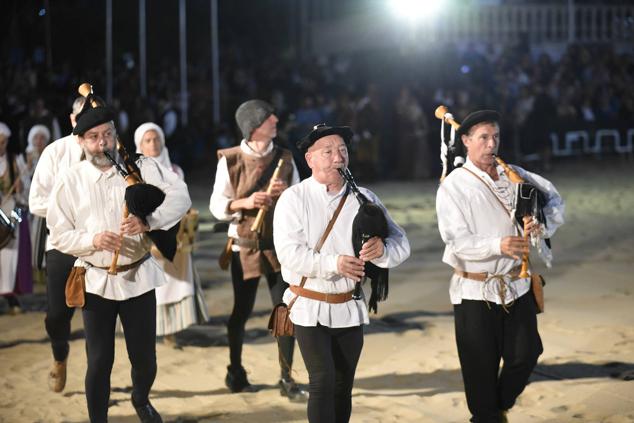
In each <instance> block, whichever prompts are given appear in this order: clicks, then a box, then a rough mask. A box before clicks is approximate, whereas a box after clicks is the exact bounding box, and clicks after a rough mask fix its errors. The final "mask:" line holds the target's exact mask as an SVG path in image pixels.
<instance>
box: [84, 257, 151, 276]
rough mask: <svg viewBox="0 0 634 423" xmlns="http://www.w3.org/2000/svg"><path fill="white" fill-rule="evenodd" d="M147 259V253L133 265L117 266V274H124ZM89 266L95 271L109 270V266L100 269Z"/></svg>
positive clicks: (99, 267)
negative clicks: (95, 269)
mask: <svg viewBox="0 0 634 423" xmlns="http://www.w3.org/2000/svg"><path fill="white" fill-rule="evenodd" d="M149 258H150V254H149V253H148V254H146V255H144V256H143V257H141V258H140V259H139V260H137V261H135V262H134V263H130V264H124V265H123V266H117V273H118V272H125V271H127V270H130V269H134V268H135V267H137V266H138V265H140V264H141V263H143V262H144V261H145V260H147V259H149ZM87 263H88V262H87ZM88 264H90V263H88ZM90 265H91V266H92V267H96V268H97V269H103V270H108V269H110V266H105V267H102V266H94V265H92V264H90Z"/></svg>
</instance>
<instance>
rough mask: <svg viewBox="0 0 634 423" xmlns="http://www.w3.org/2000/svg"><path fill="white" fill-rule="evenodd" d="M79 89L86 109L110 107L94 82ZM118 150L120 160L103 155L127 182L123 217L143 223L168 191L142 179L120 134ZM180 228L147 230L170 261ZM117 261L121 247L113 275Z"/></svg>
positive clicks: (115, 260) (114, 268)
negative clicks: (97, 94) (136, 219)
mask: <svg viewBox="0 0 634 423" xmlns="http://www.w3.org/2000/svg"><path fill="white" fill-rule="evenodd" d="M77 91H78V92H79V94H81V95H82V96H84V97H85V98H86V103H87V104H86V105H84V108H86V107H93V108H96V107H107V106H106V104H105V103H104V102H103V100H101V99H100V98H99V97H97V96H95V95H94V94H93V90H92V85H90V84H89V83H83V84H81V85H80V86H79V88H78V90H77ZM116 149H117V153H118V158H120V159H121V163H120V162H119V161H118V160H117V157H113V156H112V155H111V154H109V153H108V152H107V151H104V155H105V156H106V157H107V158H108V159H109V160H110V162H112V164H113V165H114V166H115V168H116V169H117V171H118V172H119V174H120V175H121V176H122V177H123V178H124V179H125V181H126V184H127V188H126V191H125V202H124V205H123V219H124V220H125V219H126V218H127V217H128V216H129V215H130V214H133V215H134V216H137V217H138V218H140V219H141V220H142V221H143V222H144V223H147V221H146V218H147V216H149V215H150V214H151V213H152V212H154V210H156V208H157V207H159V206H160V205H161V204H162V203H163V200H164V199H165V193H164V192H163V191H161V190H160V189H159V188H157V187H156V186H154V185H151V184H147V183H145V182H144V181H143V178H142V177H141V170H140V169H139V167H138V166H137V164H136V161H135V159H134V158H132V157H131V156H130V155H129V154H128V152H127V150H126V149H125V147H124V145H123V143H122V142H121V141H120V140H119V138H118V136H117V143H116ZM178 228H179V223H177V224H176V225H174V226H173V227H172V228H170V229H168V230H166V231H165V230H160V229H159V230H153V231H149V232H147V235H148V237H149V238H150V239H151V240H152V241H153V242H154V245H156V248H157V249H158V250H159V251H160V252H161V254H162V255H163V256H164V257H165V258H167V259H168V260H170V261H172V260H173V259H174V255H175V254H176V246H177V243H176V235H177V232H178ZM120 236H121V237H123V234H120ZM118 261H119V250H117V251H115V252H114V255H113V257H112V263H111V264H110V268H109V269H108V273H110V274H112V275H116V274H117V263H118Z"/></svg>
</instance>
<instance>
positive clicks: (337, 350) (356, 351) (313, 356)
mask: <svg viewBox="0 0 634 423" xmlns="http://www.w3.org/2000/svg"><path fill="white" fill-rule="evenodd" d="M295 337H296V338H297V344H298V345H299V350H300V351H301V352H302V357H303V358H304V364H306V370H308V379H309V387H308V390H309V394H310V395H309V397H308V421H309V422H310V423H347V422H348V421H349V420H350V413H351V411H352V383H353V381H354V373H355V371H356V369H357V363H358V362H359V357H360V356H361V349H362V348H363V328H362V327H361V326H354V327H350V328H329V327H326V326H321V325H318V326H315V327H306V326H299V325H295Z"/></svg>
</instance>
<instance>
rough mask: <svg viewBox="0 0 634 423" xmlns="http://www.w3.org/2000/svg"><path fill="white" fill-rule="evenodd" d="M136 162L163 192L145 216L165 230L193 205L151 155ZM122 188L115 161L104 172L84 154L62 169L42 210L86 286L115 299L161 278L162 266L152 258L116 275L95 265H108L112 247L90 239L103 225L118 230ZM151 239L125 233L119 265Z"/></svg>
mask: <svg viewBox="0 0 634 423" xmlns="http://www.w3.org/2000/svg"><path fill="white" fill-rule="evenodd" d="M137 164H138V165H139V168H140V170H141V176H142V178H143V180H144V181H145V182H147V183H149V184H152V185H155V186H156V187H158V188H159V189H161V190H162V191H163V192H164V193H165V199H164V200H163V203H161V205H160V206H159V207H158V208H157V209H156V210H155V211H154V212H153V213H152V214H150V215H149V216H147V218H146V220H147V223H148V225H149V226H150V229H152V230H154V229H163V230H167V229H169V228H171V227H172V226H174V225H175V224H176V223H178V221H179V220H180V219H181V218H182V217H183V215H184V214H185V213H186V212H187V210H188V209H189V207H190V206H191V200H190V198H189V193H188V191H187V185H185V183H184V182H182V181H180V180H179V179H178V176H177V175H176V174H175V173H174V172H172V171H170V170H168V169H165V168H164V167H162V166H161V165H160V164H158V163H157V162H156V161H154V160H148V159H141V160H139V161H138V162H137ZM125 189H126V182H125V180H124V179H123V178H122V177H121V176H120V175H119V174H118V173H117V172H116V171H115V168H114V167H111V168H110V169H108V170H107V171H105V172H103V171H101V170H99V169H98V168H96V167H95V166H94V165H92V164H91V163H90V162H89V161H87V160H84V161H81V162H79V163H77V164H75V165H73V166H72V167H71V168H70V169H67V170H66V171H64V172H63V173H62V174H61V175H60V178H59V180H58V181H57V182H56V183H55V187H54V188H53V193H52V194H51V198H50V202H49V207H48V213H47V215H46V219H47V221H48V226H49V228H50V239H51V243H52V244H53V247H54V248H56V249H58V250H60V251H61V252H63V253H66V254H70V255H72V256H75V257H77V258H78V259H77V261H76V262H75V266H83V267H85V268H86V292H89V293H91V294H95V295H99V296H101V297H103V298H106V299H110V300H117V301H122V300H127V299H129V298H133V297H137V296H139V295H142V294H144V293H145V292H147V291H150V290H152V289H154V288H156V287H158V286H160V285H163V284H164V283H165V278H164V276H163V270H162V269H161V266H160V265H159V264H158V263H157V262H156V261H155V260H154V259H153V258H149V259H147V260H145V261H144V262H143V263H142V264H140V265H139V266H137V267H135V268H133V269H130V270H128V271H124V272H119V273H117V274H116V275H109V274H108V272H107V270H105V269H99V268H98V267H93V266H99V267H109V266H110V264H111V262H112V257H113V253H112V252H109V251H105V250H97V249H95V247H94V245H93V239H94V237H95V235H96V234H98V233H100V232H103V231H106V230H107V231H111V232H114V233H119V228H120V225H121V220H122V216H123V205H124V194H125ZM150 245H151V241H150V239H149V238H148V236H147V235H146V234H145V233H144V234H139V235H134V236H124V237H123V246H122V247H121V251H120V255H119V260H118V266H123V265H126V264H130V263H134V262H136V261H138V260H140V259H141V258H142V257H143V256H145V255H146V254H147V252H148V251H149V248H150Z"/></svg>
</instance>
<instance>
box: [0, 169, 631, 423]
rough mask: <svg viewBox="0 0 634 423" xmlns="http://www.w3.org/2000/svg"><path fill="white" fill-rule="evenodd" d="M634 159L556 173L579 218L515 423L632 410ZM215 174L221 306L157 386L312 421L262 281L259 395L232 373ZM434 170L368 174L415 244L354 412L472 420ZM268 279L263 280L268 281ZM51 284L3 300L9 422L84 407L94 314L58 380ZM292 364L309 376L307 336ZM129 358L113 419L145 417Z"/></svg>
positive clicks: (161, 397) (217, 300) (171, 413)
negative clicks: (10, 309) (289, 390)
mask: <svg viewBox="0 0 634 423" xmlns="http://www.w3.org/2000/svg"><path fill="white" fill-rule="evenodd" d="M633 163H634V162H632V161H631V160H629V161H626V160H621V159H619V160H613V161H608V160H586V161H583V162H567V163H562V164H560V165H559V166H558V167H557V170H554V171H552V172H549V173H547V174H545V176H546V177H548V178H550V179H551V180H552V181H553V182H554V183H555V184H556V186H557V187H558V189H559V190H560V192H561V194H562V195H563V196H564V198H565V200H566V202H567V224H566V225H564V226H563V227H562V228H561V229H560V230H559V232H558V233H557V234H556V236H555V238H554V239H553V243H554V248H553V249H554V254H555V262H554V266H553V268H552V269H548V270H544V275H545V277H546V280H547V285H546V309H547V310H546V313H544V314H542V315H540V316H539V317H538V319H539V327H540V333H541V336H542V339H543V343H544V348H545V351H544V354H543V355H542V357H541V358H540V361H539V365H538V367H537V368H536V370H535V372H534V374H533V376H532V379H531V380H532V381H531V383H530V384H529V386H528V387H527V388H526V390H525V392H524V393H523V394H522V396H521V397H520V398H519V400H518V403H517V405H516V406H515V407H514V408H513V409H512V410H511V413H510V415H509V417H510V421H512V422H513V423H534V422H552V423H554V422H588V423H590V422H592V423H595V422H604V423H626V422H634V382H632V381H631V379H633V378H634V311H633V308H634V296H633V293H634V276H633V275H634V264H633V262H634V165H633ZM209 174H210V176H209V178H208V180H205V178H200V180H198V181H195V182H194V183H192V184H190V190H191V195H192V198H193V199H194V202H195V205H196V206H197V207H198V208H199V210H201V212H202V216H203V224H202V225H201V232H200V234H199V248H198V250H197V252H196V254H195V260H196V266H197V268H198V270H199V272H200V274H201V276H202V279H203V285H204V290H205V297H206V299H207V302H208V306H209V312H210V315H211V320H210V322H209V323H208V324H206V325H200V326H195V327H192V328H190V329H188V330H187V331H185V332H184V333H182V334H179V336H178V337H177V340H178V347H177V348H175V347H173V346H171V345H166V344H163V343H158V344H157V355H158V368H159V370H158V376H157V378H156V382H155V384H154V388H153V390H152V393H151V400H152V403H153V404H154V405H155V407H156V408H157V409H158V410H159V411H160V412H161V414H162V416H163V419H164V420H165V421H168V422H263V423H265V422H276V423H278V422H302V421H305V420H306V417H305V404H295V403H290V402H289V401H288V400H287V399H285V398H282V397H281V396H280V395H279V393H278V390H277V389H276V387H275V384H276V382H277V380H278V372H279V370H278V365H277V354H276V348H275V344H274V340H273V339H272V338H271V337H270V336H269V335H268V333H267V332H266V330H265V328H266V322H267V319H268V315H269V311H270V308H271V302H270V298H269V296H268V293H267V292H266V289H265V288H261V289H260V292H259V297H258V299H257V303H256V308H255V312H254V316H253V318H252V319H251V320H250V321H249V323H248V327H247V329H248V332H247V342H246V344H245V348H244V366H245V368H246V369H247V370H248V372H249V377H250V380H251V381H252V383H254V384H257V385H260V387H262V388H263V389H262V390H261V391H260V392H258V393H255V394H230V393H229V391H228V390H227V389H226V388H225V386H224V375H225V371H226V365H227V364H228V348H227V345H226V339H225V327H224V321H225V320H226V318H227V316H228V314H229V313H230V311H231V305H232V295H233V294H232V290H231V284H230V280H229V274H228V273H225V272H222V271H220V270H219V269H218V267H217V264H216V259H217V256H218V253H219V251H220V247H221V246H222V244H223V242H224V236H223V235H222V234H219V233H213V232H212V231H211V230H210V229H211V227H212V226H213V225H212V222H211V220H210V216H209V212H208V211H207V210H206V209H207V202H208V198H209V194H210V189H211V185H210V183H211V182H210V180H211V174H212V172H211V171H210V172H209ZM436 185H437V184H436V182H433V181H430V182H418V183H412V182H410V183H385V184H378V185H374V186H372V187H371V188H373V189H374V190H375V192H377V193H378V194H379V196H380V197H381V198H382V199H383V201H384V203H385V204H386V205H387V206H388V209H390V210H391V212H392V214H393V216H394V218H395V219H396V220H397V221H398V222H399V223H400V224H402V225H403V226H404V227H405V229H406V231H407V233H408V236H409V238H410V242H411V244H412V256H411V258H410V259H409V260H408V261H407V262H406V263H404V264H403V265H402V266H401V267H399V268H397V269H395V270H393V271H392V272H391V274H390V275H391V286H390V298H389V300H388V301H387V302H386V303H382V304H381V305H380V308H379V313H378V314H377V315H374V316H372V323H371V325H370V326H369V327H367V328H366V337H365V345H364V349H363V353H362V357H361V360H360V363H359V367H358V371H357V374H356V380H355V388H354V391H353V414H352V420H351V421H352V422H364V423H365V422H367V423H371V422H408V423H409V422H465V421H467V420H468V411H467V407H466V402H465V398H464V393H463V387H462V379H461V376H460V369H459V364H458V358H457V355H456V348H455V340H454V332H453V315H452V308H451V304H450V303H449V298H448V292H447V288H448V279H449V275H450V269H449V268H448V267H447V266H446V265H444V264H442V263H441V262H440V257H441V251H442V242H441V240H440V237H439V235H438V231H437V228H436V216H435V209H434V197H435V190H436ZM262 285H264V284H262ZM44 289H45V288H44V287H43V286H39V287H38V288H37V290H36V294H34V295H32V296H29V297H26V298H24V305H25V308H26V310H27V312H26V313H24V314H21V315H17V316H9V315H7V314H2V315H0V363H2V371H1V372H0V391H1V392H2V394H1V395H0V421H1V422H83V421H87V410H86V402H85V396H84V383H83V379H84V373H85V370H86V357H85V350H84V339H83V330H82V321H81V316H80V314H79V313H77V314H76V316H75V318H74V319H73V340H72V342H71V352H70V357H69V375H68V383H67V385H66V389H65V391H64V392H63V393H61V394H55V393H52V392H50V391H49V390H48V388H47V383H46V375H47V372H48V368H49V366H50V364H51V360H52V358H51V354H50V346H49V344H48V341H47V338H46V332H45V330H44V311H43V310H44V308H45V302H46V300H45V296H44V294H43V290H44ZM296 353H297V354H296V363H295V365H294V371H295V378H296V379H297V380H298V381H300V382H302V383H306V382H307V373H306V370H305V368H304V365H303V362H302V360H301V356H300V354H299V350H296ZM129 392H130V367H129V363H128V360H127V354H126V350H125V343H124V340H123V338H122V337H119V338H117V343H116V359H115V364H114V369H113V373H112V394H111V402H112V404H111V408H110V421H112V422H135V421H137V418H136V415H135V414H134V410H133V408H132V405H131V403H130V400H129V397H130V394H129Z"/></svg>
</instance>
